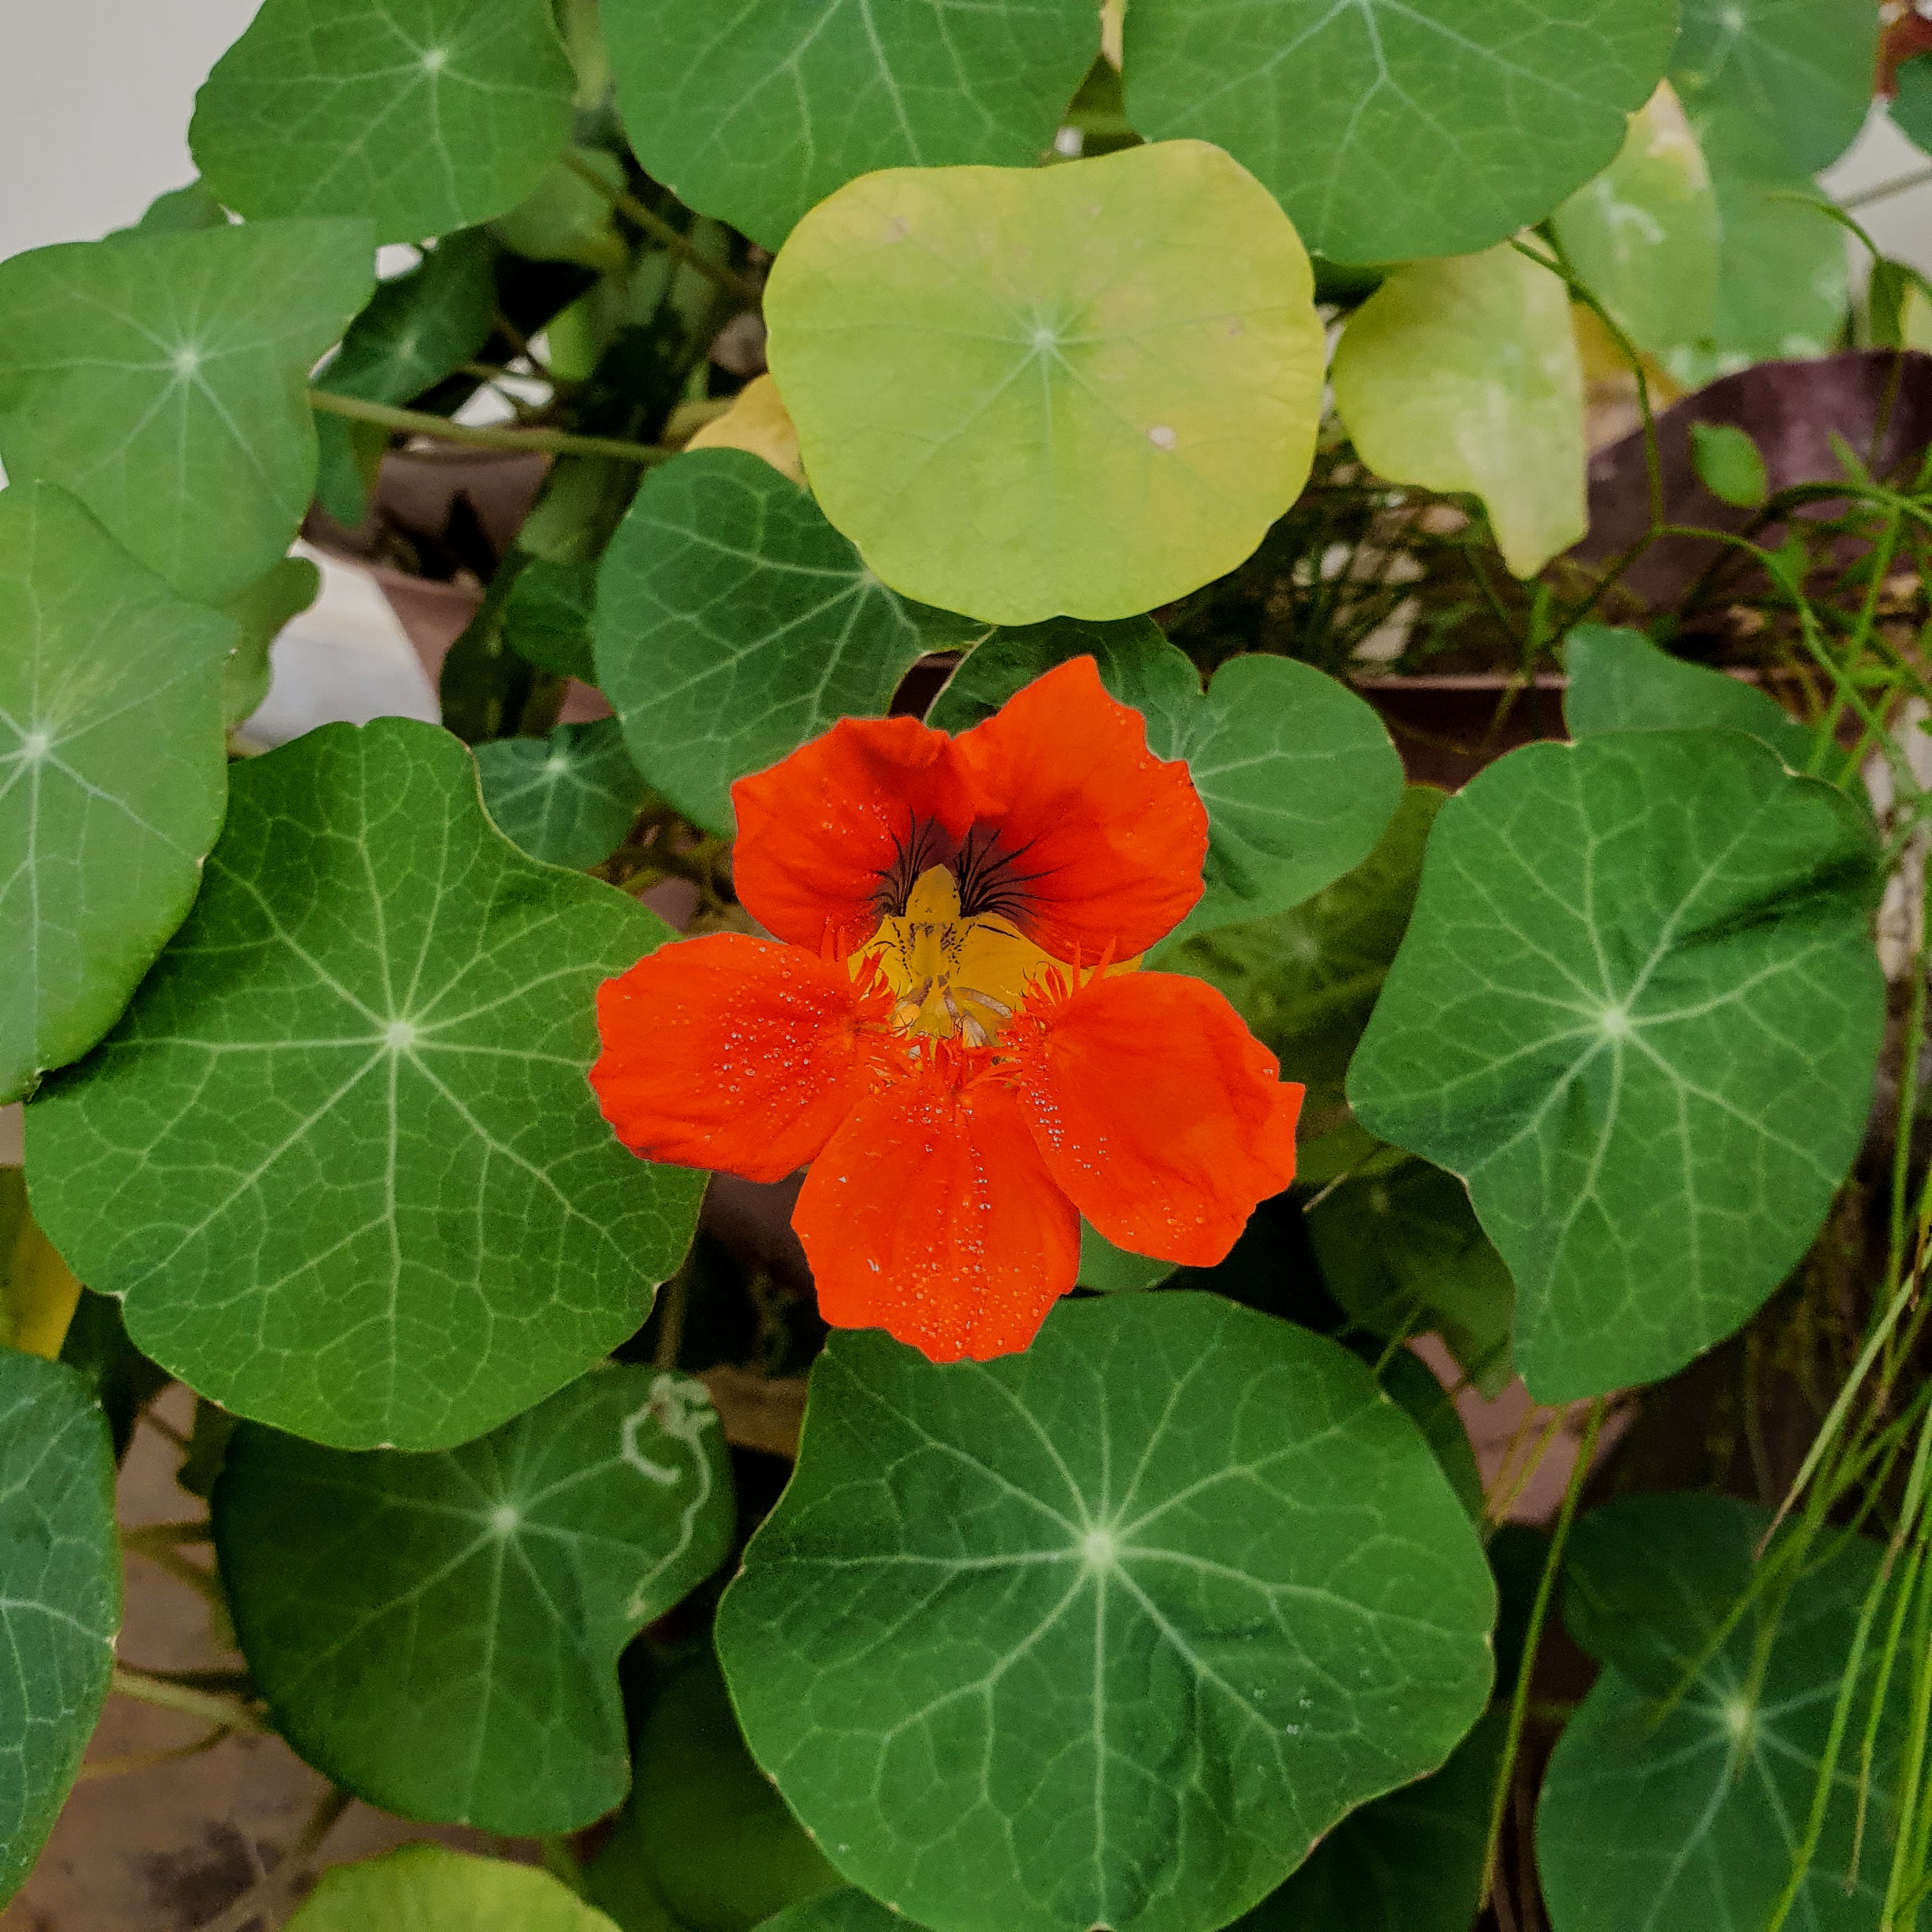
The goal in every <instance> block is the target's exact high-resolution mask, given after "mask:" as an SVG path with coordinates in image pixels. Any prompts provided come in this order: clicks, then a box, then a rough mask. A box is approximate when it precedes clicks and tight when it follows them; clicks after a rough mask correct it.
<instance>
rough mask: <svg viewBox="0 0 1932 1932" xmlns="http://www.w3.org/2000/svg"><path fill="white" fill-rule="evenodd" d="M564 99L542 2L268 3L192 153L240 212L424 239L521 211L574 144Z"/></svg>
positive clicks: (206, 94) (208, 95) (216, 76)
mask: <svg viewBox="0 0 1932 1932" xmlns="http://www.w3.org/2000/svg"><path fill="white" fill-rule="evenodd" d="M570 96H571V71H570V63H569V62H568V60H567V59H565V57H564V52H563V48H562V44H561V43H559V40H558V39H557V37H556V27H555V26H554V25H553V23H552V20H551V16H550V6H549V4H548V0H413V4H412V5H410V6H409V7H407V9H399V10H396V11H394V12H392V11H391V10H389V9H387V8H386V7H371V6H368V5H365V0H264V4H263V7H262V8H261V10H260V12H259V13H257V15H256V16H255V18H254V22H253V23H251V26H250V27H249V28H248V31H247V32H246V33H245V34H243V35H242V37H241V38H240V39H239V40H237V41H236V43H235V44H234V45H233V46H232V47H230V48H229V49H228V51H227V52H226V53H225V54H223V55H222V57H221V58H220V60H219V61H217V62H216V63H215V66H214V72H213V73H212V74H210V75H209V76H208V79H207V81H206V82H205V83H204V85H203V86H202V90H201V92H200V93H199V95H196V98H195V113H194V122H193V126H192V127H190V128H189V130H188V143H189V145H190V147H191V148H193V151H194V158H195V163H196V166H198V167H199V169H201V171H202V174H203V175H205V176H206V177H207V178H208V182H209V184H210V185H211V186H212V187H213V188H214V191H215V192H216V193H217V194H218V195H220V196H221V198H222V199H223V201H225V202H227V204H228V205H229V207H230V208H235V209H237V210H239V211H240V212H241V213H242V214H245V215H248V216H251V217H259V216H262V215H271V214H282V215H286V214H360V215H366V216H368V217H370V218H371V220H374V223H375V224H376V229H377V236H376V239H377V240H378V241H379V242H417V241H420V240H421V239H422V238H423V237H424V236H426V235H444V234H447V233H449V231H450V229H453V228H463V227H467V226H469V224H470V223H472V222H477V221H487V220H488V219H489V218H490V216H491V215H493V214H501V213H502V211H503V210H504V209H505V208H510V207H513V206H514V205H515V204H516V203H517V202H519V201H520V200H521V199H523V196H525V195H526V194H527V193H529V191H530V190H531V188H532V187H534V186H535V184H536V182H537V181H538V178H540V177H541V175H542V173H543V172H544V169H545V168H547V166H549V165H550V161H551V160H552V159H553V157H554V156H555V155H556V151H557V150H558V149H559V148H561V147H562V145H563V144H564V142H565V140H566V139H568V136H569V133H570Z"/></svg>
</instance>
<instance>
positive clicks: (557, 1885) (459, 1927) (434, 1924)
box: [288, 1845, 618, 1932]
mask: <svg viewBox="0 0 1932 1932" xmlns="http://www.w3.org/2000/svg"><path fill="white" fill-rule="evenodd" d="M379 1925H380V1926H382V1927H384V1928H385V1932H404V1928H405V1927H407V1932H618V1928H617V1927H616V1926H615V1925H613V1924H612V1923H611V1922H610V1920H609V1919H607V1918H605V1917H604V1915H603V1913H602V1912H599V1911H598V1910H597V1909H596V1908H595V1906H589V1905H586V1904H585V1903H584V1902H583V1900H582V1899H580V1898H579V1897H577V1894H575V1893H574V1891H571V1889H570V1888H569V1887H568V1885H565V1883H564V1882H562V1879H554V1878H552V1877H551V1876H550V1873H548V1872H547V1871H540V1870H538V1869H537V1868H536V1867H535V1866H534V1865H513V1864H508V1863H506V1862H505V1861H504V1860H502V1859H500V1858H472V1857H471V1856H470V1855H469V1854H468V1853H467V1852H452V1851H450V1850H448V1849H446V1848H445V1847H444V1846H441V1845H403V1846H398V1848H397V1849H395V1851H393V1852H386V1853H385V1854H384V1855H383V1856H382V1857H381V1858H369V1859H367V1860H365V1861H364V1862H363V1863H362V1864H356V1865H332V1866H331V1867H329V1870H327V1871H326V1872H324V1873H323V1875H322V1882H321V1883H320V1884H319V1885H317V1887H316V1888H315V1890H314V1891H313V1892H311V1894H309V1897H308V1900H306V1901H305V1903H304V1904H303V1906H302V1909H301V1910H300V1911H299V1912H297V1913H296V1915H295V1916H294V1917H293V1918H291V1919H290V1921H289V1924H288V1932H371V1927H374V1926H379Z"/></svg>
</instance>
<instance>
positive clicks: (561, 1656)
mask: <svg viewBox="0 0 1932 1932" xmlns="http://www.w3.org/2000/svg"><path fill="white" fill-rule="evenodd" d="M213 1510H214V1547H215V1553H216V1555H217V1557H218V1559H220V1566H221V1578H222V1582H223V1585H224V1586H225V1587H226V1591H227V1594H228V1604H229V1610H230V1612H231V1613H232V1614H233V1617H234V1619H235V1628H236V1633H237V1634H238V1635H239V1638H240V1640H241V1645H242V1653H243V1655H245V1657H246V1658H248V1668H249V1670H250V1671H251V1673H252V1674H253V1676H254V1679H255V1682H256V1683H257V1685H259V1686H260V1689H261V1692H262V1695H263V1697H265V1698H266V1700H268V1705H269V1717H270V1719H271V1721H272V1722H273V1724H274V1725H275V1728H276V1729H277V1730H278V1731H280V1732H281V1734H282V1735H283V1736H284V1737H285V1738H287V1739H288V1741H289V1742H290V1744H291V1745H293V1746H294V1747H295V1748H296V1751H298V1752H299V1753H300V1754H301V1755H302V1757H304V1758H305V1760H307V1761H308V1763H311V1764H312V1765H314V1766H315V1767H316V1769H317V1770H318V1771H320V1772H324V1773H325V1774H326V1775H327V1776H329V1778H333V1779H334V1780H335V1782H336V1783H337V1784H340V1785H341V1786H343V1787H344V1788H345V1789H346V1790H351V1791H353V1792H354V1793H356V1795H357V1796H359V1797H361V1798H364V1799H368V1802H370V1803H371V1804H372V1805H380V1806H381V1807H382V1808H383V1809H384V1810H385V1811H397V1812H400V1813H401V1814H403V1816H404V1817H409V1818H421V1819H425V1820H434V1821H437V1822H440V1823H449V1824H464V1825H475V1826H479V1827H480V1828H481V1829H483V1830H484V1831H487V1832H501V1833H502V1834H504V1835H505V1836H507V1837H517V1836H520V1835H532V1836H534V1835H539V1834H541V1833H544V1832H567V1831H574V1830H575V1829H577V1827H578V1826H583V1825H587V1824H589V1823H591V1821H592V1820H593V1819H596V1818H599V1817H602V1816H603V1814H604V1813H605V1812H607V1811H610V1809H611V1808H612V1807H613V1805H616V1804H617V1803H619V1802H620V1801H621V1800H622V1797H623V1796H624V1792H625V1787H626V1786H627V1785H628V1784H629V1782H630V1754H629V1751H628V1749H627V1748H626V1742H625V1731H624V1708H623V1700H622V1698H621V1697H619V1695H618V1692H617V1655H618V1653H619V1652H620V1651H621V1650H622V1649H623V1648H624V1646H625V1644H627V1643H629V1641H630V1640H631V1638H632V1637H634V1636H636V1635H637V1632H638V1631H640V1630H641V1629H643V1627H644V1625H646V1624H647V1623H649V1622H652V1621H654V1620H655V1619H657V1618H658V1617H660V1616H663V1615H664V1613H665V1611H667V1610H669V1609H670V1608H671V1607H672V1606H673V1604H676V1603H678V1602H679V1601H681V1600H682V1598H684V1597H685V1595H688V1593H689V1592H691V1590H692V1589H695V1588H696V1587H697V1585H698V1584H699V1583H702V1582H703V1580H704V1579H705V1578H706V1577H707V1576H709V1574H711V1572H712V1571H713V1570H715V1569H716V1568H717V1567H718V1565H719V1564H720V1563H721V1562H723V1561H724V1558H725V1556H726V1554H727V1553H728V1551H729V1550H730V1547H731V1535H732V1523H733V1511H732V1504H731V1476H730V1468H729V1466H728V1465H727V1462H726V1460H725V1454H724V1437H723V1433H722V1432H721V1430H719V1428H718V1413H717V1411H716V1410H715V1409H713V1408H712V1406H711V1398H710V1397H709V1396H708V1395H706V1394H705V1392H704V1387H703V1384H702V1383H701V1382H693V1381H692V1380H691V1379H689V1378H688V1376H676V1375H673V1374H670V1373H668V1372H667V1371H664V1370H653V1369H648V1368H629V1367H603V1368H599V1369H595V1370H592V1372H591V1373H589V1375H587V1376H583V1377H581V1378H580V1379H579V1380H577V1381H576V1382H572V1383H571V1385H569V1386H568V1388H565V1389H563V1390H562V1391H559V1393H558V1394H556V1395H553V1396H552V1397H550V1400H548V1401H547V1402H546V1403H542V1404H541V1405H540V1406H538V1407H537V1408H535V1409H530V1410H529V1411H527V1412H526V1413H524V1414H523V1415H520V1416H518V1417H517V1418H515V1420H514V1421H511V1422H508V1423H506V1424H504V1426H503V1427H502V1428H500V1429H499V1430H496V1431H494V1432H493V1433H492V1434H490V1435H488V1436H484V1437H483V1438H482V1439H481V1440H480V1441H478V1442H472V1443H469V1444H467V1445H465V1446H464V1447H463V1448H460V1449H452V1450H446V1451H444V1452H443V1454H441V1455H438V1456H406V1455H401V1454H397V1453H396V1452H395V1451H380V1450H379V1451H376V1452H374V1454H368V1455H360V1456H356V1455H349V1454H344V1452H343V1451H341V1450H335V1449H323V1448H317V1446H316V1445H314V1443H312V1442H300V1441H299V1440H297V1439H296V1438H295V1437H294V1436H283V1435H281V1434H278V1433H277V1432H276V1431H275V1430H269V1429H260V1428H257V1427H254V1426H253V1425H251V1424H246V1423H245V1424H242V1427H240V1428H239V1429H238V1430H236V1432H235V1434H234V1436H233V1439H232V1440H231V1441H230V1442H229V1445H228V1454H227V1458H226V1462H225V1463H224V1464H223V1469H222V1475H221V1480H220V1482H218V1483H217V1484H216V1485H215V1487H214V1498H213ZM426 1630H427V1631H434V1634H435V1641H434V1643H431V1644H428V1645H425V1644H424V1643H422V1642H421V1641H420V1638H421V1636H422V1633H423V1632H424V1631H426Z"/></svg>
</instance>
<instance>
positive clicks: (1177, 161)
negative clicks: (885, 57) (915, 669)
mask: <svg viewBox="0 0 1932 1932" xmlns="http://www.w3.org/2000/svg"><path fill="white" fill-rule="evenodd" d="M1313 288H1314V284H1313V278H1312V277H1311V275H1310V269H1309V266H1308V258H1307V255H1306V254H1304V252H1303V250H1302V247H1301V243H1300V242H1298V240H1297V239H1295V231H1294V229H1292V228H1291V227H1290V226H1289V223H1288V222H1287V220H1286V219H1285V218H1284V217H1283V214H1282V212H1281V211H1280V208H1277V206H1276V205H1274V202H1273V201H1272V199H1271V198H1270V197H1269V196H1268V193H1267V191H1266V190H1265V189H1264V188H1263V187H1262V185H1261V184H1260V183H1259V181H1256V180H1255V179H1254V178H1253V176H1252V175H1249V174H1247V173H1245V172H1244V171H1243V170H1242V169H1241V168H1239V167H1238V166H1236V165H1235V163H1233V162H1232V161H1231V160H1229V158H1228V157H1227V156H1226V154H1223V153H1221V152H1220V150H1218V149H1217V148H1210V147H1208V146H1205V145H1203V144H1202V143H1201V142H1193V141H1173V142H1163V143H1162V144H1161V145H1158V146H1155V147H1145V146H1144V147H1138V148H1129V149H1127V150H1126V151H1123V152H1121V153H1118V154H1108V155H1105V156H1103V157H1101V158H1100V159H1099V160H1085V161H1075V162H1072V163H1068V164H1067V166H1064V167H1055V168H1044V169H1038V168H1035V169H995V168H972V169H964V168H953V169H913V168H895V169H889V170H888V171H886V172H884V173H882V174H876V175H868V176H866V177H865V178H864V179H862V180H861V181H854V182H853V183H852V184H850V186H849V187H844V188H841V190H839V192H838V193H836V194H835V195H834V196H832V198H831V199H830V200H829V201H826V202H821V203H820V205H819V206H817V208H814V209H813V210H812V211H811V214H809V215H808V216H807V217H805V220H802V221H801V222H800V223H799V225H798V227H797V228H796V230H794V232H793V235H792V238H791V239H790V241H789V242H787V243H786V244H785V246H784V251H783V252H782V253H781V254H780V256H779V257H778V261H777V262H776V263H775V265H774V266H773V267H772V275H771V280H770V282H769V286H768V287H767V288H766V296H765V314H766V320H767V321H768V322H769V325H770V329H771V337H770V341H769V349H768V353H769V356H770V359H771V365H772V375H773V377H775V379H776V380H777V383H778V388H779V389H780V391H781V392H782V394H783V395H784V401H785V406H786V407H787V409H788V410H790V412H791V416H792V419H793V422H795V423H796V425H797V426H798V438H799V451H800V453H801V455H802V458H803V460H804V463H805V473H806V475H808V476H809V477H810V478H811V487H812V488H813V489H814V490H815V491H816V492H817V496H818V500H819V504H820V507H821V508H823V511H824V512H825V514H826V516H827V517H829V518H830V519H831V520H832V523H834V524H835V525H836V526H838V528H839V529H841V530H843V531H844V532H845V534H846V535H847V536H849V537H850V538H851V539H852V541H853V542H854V543H855V544H857V546H858V547H859V553H860V555H861V556H862V557H863V558H864V559H865V562H866V563H867V564H868V565H869V566H870V567H871V569H872V570H873V571H874V572H875V573H876V574H877V575H878V576H879V577H880V578H881V579H883V580H884V581H885V582H886V583H888V584H889V585H890V586H892V588H893V589H895V590H897V591H899V592H901V593H902V594H903V595H906V596H908V597H916V598H919V600H920V601H922V602H924V603H928V604H938V605H939V606H940V607H941V608H943V609H945V610H963V611H965V612H967V613H969V614H970V615H971V616H975V617H980V618H983V619H986V621H988V622H991V623H998V624H1031V623H1034V622H1037V621H1038V620H1039V619H1041V618H1043V617H1051V616H1058V615H1060V614H1062V613H1064V614H1066V615H1068V616H1076V617H1127V616H1134V615H1136V613H1139V612H1141V611H1143V610H1151V609H1152V608H1153V607H1154V606H1155V605H1156V604H1164V603H1166V602H1168V601H1171V600H1172V598H1176V597H1179V596H1182V595H1185V594H1186V593H1187V592H1189V591H1190V590H1193V589H1198V588H1199V586H1201V585H1202V584H1203V583H1206V582H1208V580H1210V579H1211V578H1212V577H1219V576H1220V575H1221V574H1222V573H1223V571H1228V570H1232V568H1234V567H1235V565H1237V564H1238V563H1239V562H1241V560H1242V559H1244V557H1246V556H1248V555H1249V554H1250V553H1251V552H1252V551H1253V549H1254V548H1255V546H1256V544H1259V542H1260V541H1261V540H1262V537H1263V536H1264V535H1265V534H1266V532H1267V530H1268V526H1269V525H1270V524H1271V523H1273V522H1274V520H1275V519H1276V517H1278V516H1280V514H1282V512H1283V511H1284V510H1286V508H1288V506H1289V504H1290V503H1292V502H1293V501H1294V500H1295V496H1297V494H1298V493H1299V491H1300V490H1301V486H1302V484H1304V482H1305V481H1307V476H1308V469H1309V464H1310V460H1312V458H1313V454H1314V447H1315V431H1316V424H1317V422H1318V421H1319V418H1320V415H1321V408H1322V362H1323V357H1324V343H1323V338H1322V325H1321V323H1320V321H1319V319H1318V318H1317V317H1316V313H1315V308H1314V302H1313Z"/></svg>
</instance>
